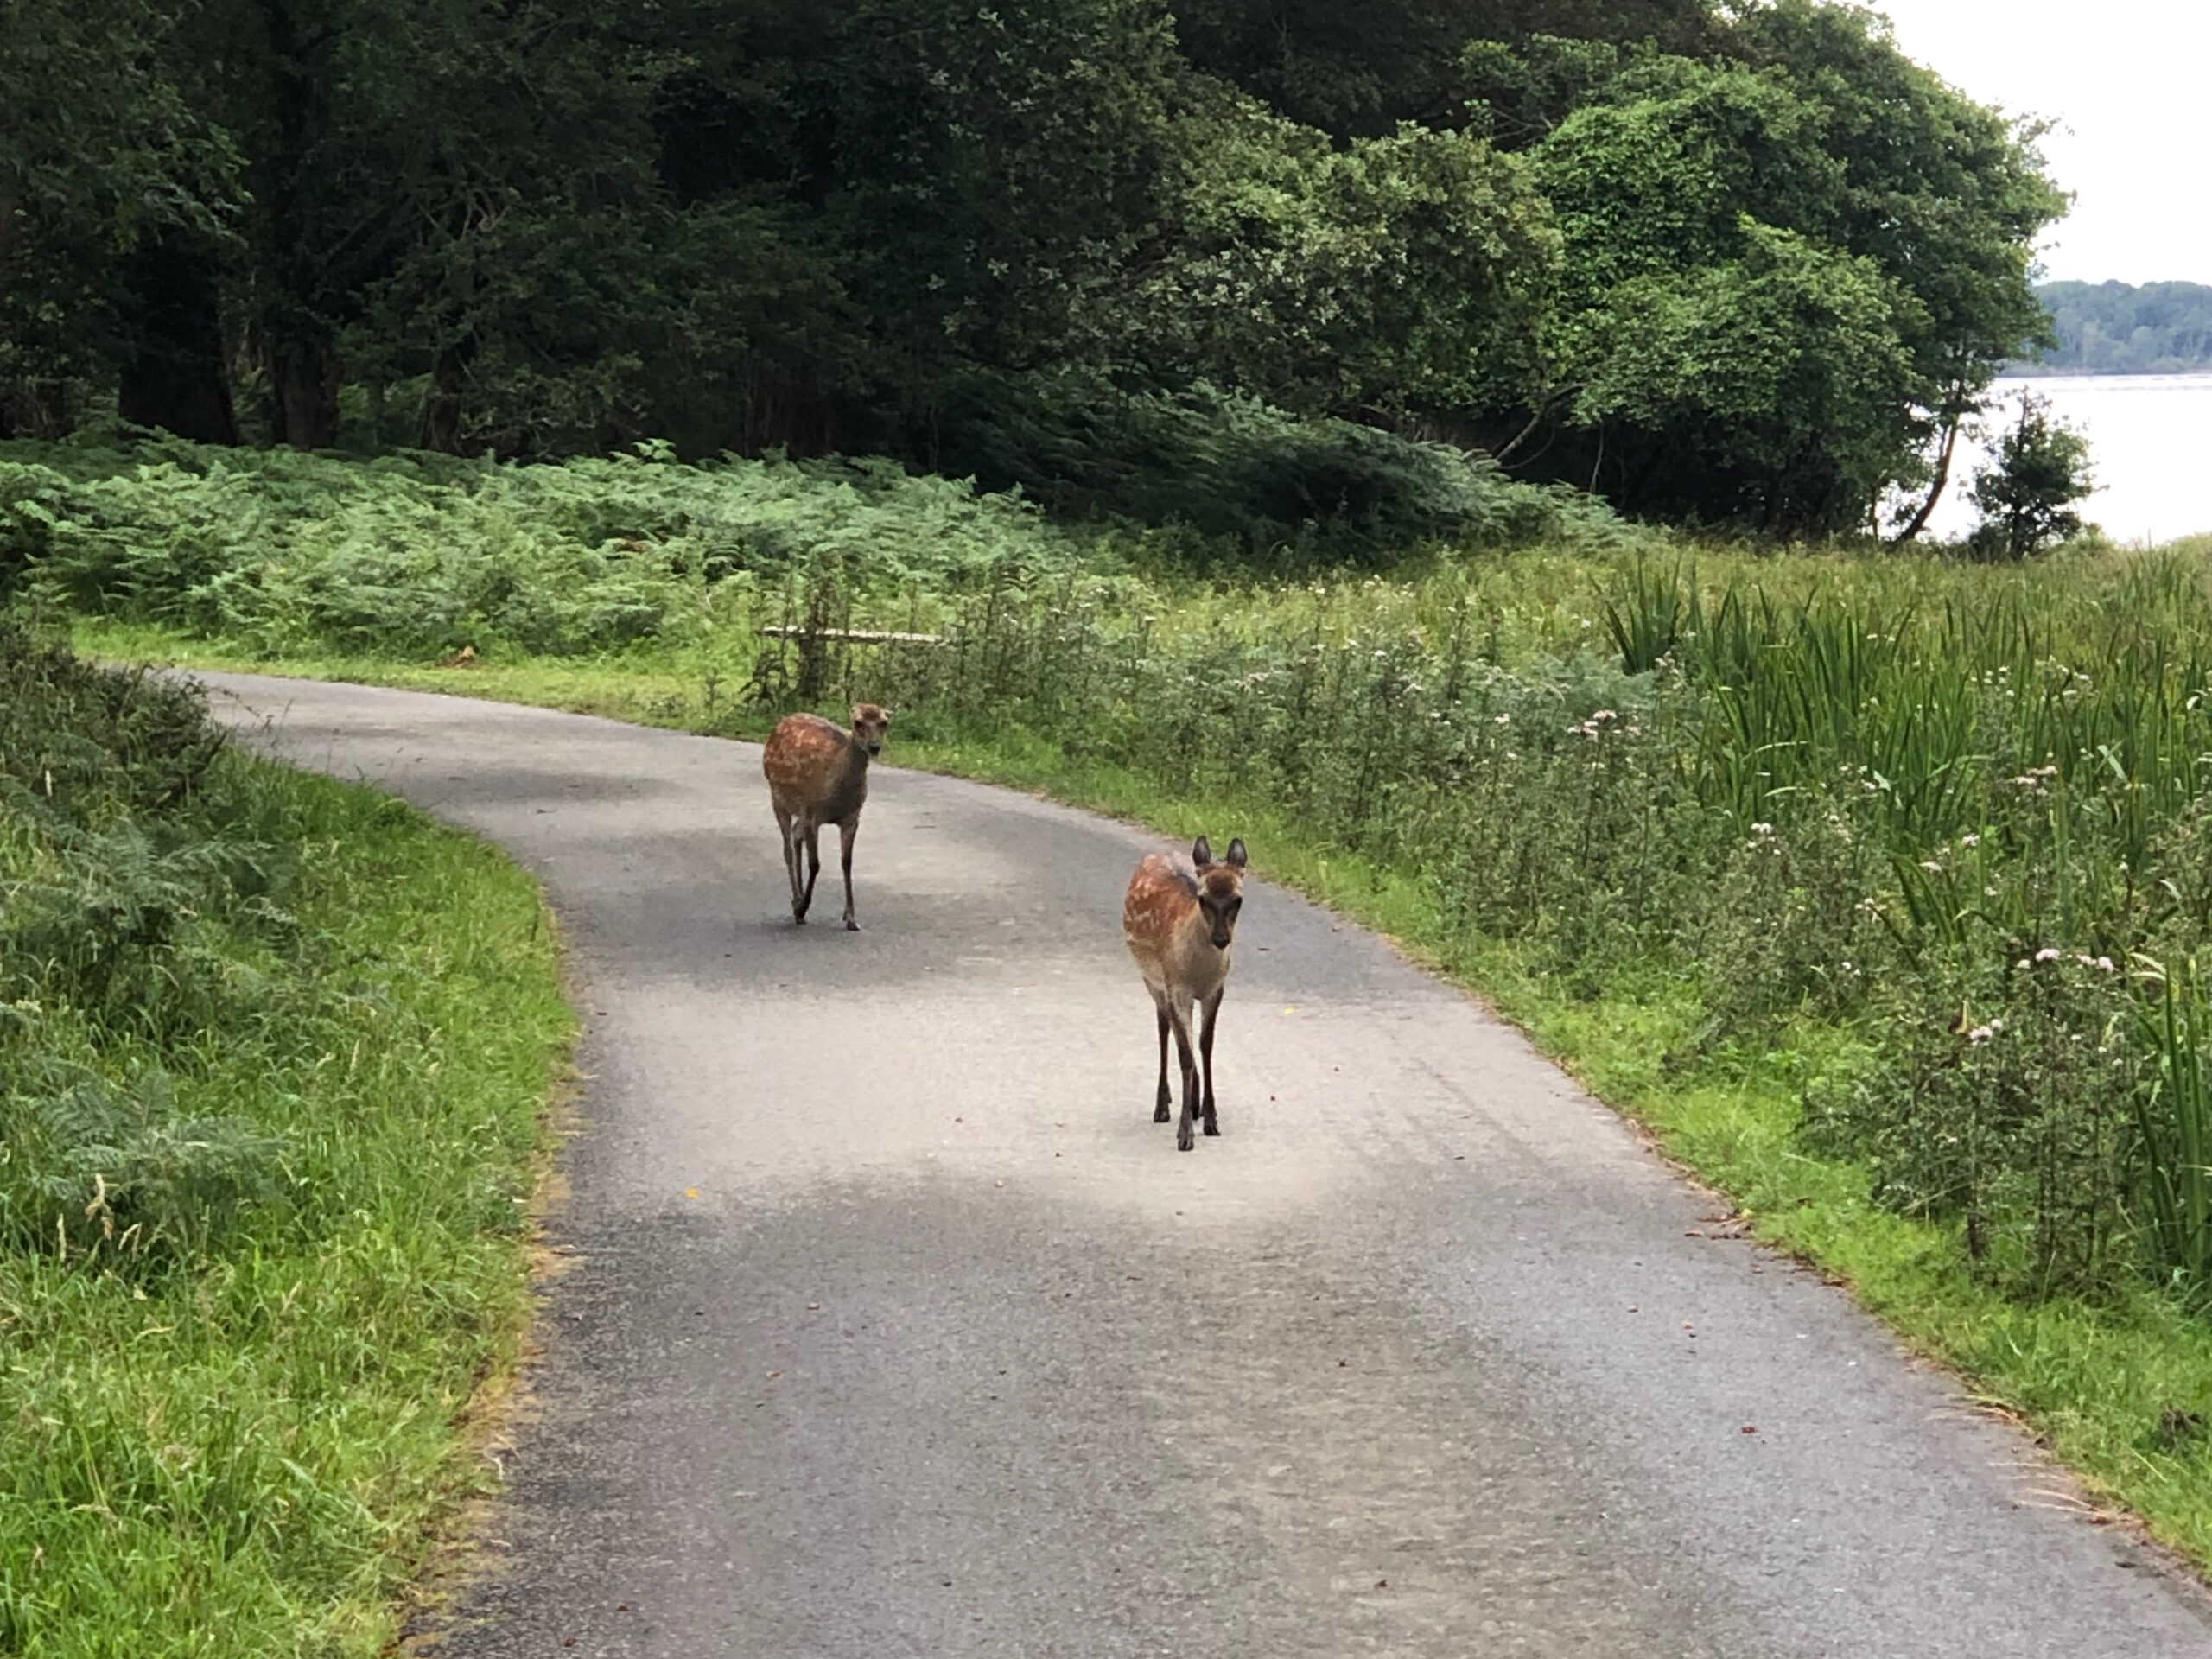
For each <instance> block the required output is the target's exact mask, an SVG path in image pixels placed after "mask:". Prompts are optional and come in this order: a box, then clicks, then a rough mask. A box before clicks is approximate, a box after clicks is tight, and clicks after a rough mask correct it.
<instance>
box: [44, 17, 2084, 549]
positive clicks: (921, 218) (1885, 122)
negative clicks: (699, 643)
mask: <svg viewBox="0 0 2212 1659" xmlns="http://www.w3.org/2000/svg"><path fill="white" fill-rule="evenodd" d="M8 18H9V20H8V24H7V28H6V29H5V30H4V31H0V435H5V434H6V433H8V432H10V431H12V432H13V433H15V434H16V435H34V436H54V435H60V434H62V433H65V432H67V431H69V430H71V429H79V428H81V427H83V426H84V425H86V423H97V422H100V421H105V420H111V419H113V418H116V417H117V416H119V417H120V418H121V419H122V420H123V421H124V422H126V423H133V424H136V425H139V426H145V427H161V428H166V429H169V430H171V431H174V432H175V433H178V434H180V435H187V436H191V437H196V438H199V439H201V440H204V441H209V442H221V443H229V442H253V443H263V442H273V443H279V444H289V445H294V446H297V447H301V448H330V447H343V448H354V449H375V448H388V447H392V446H400V445H406V446H416V447H421V448H429V449H434V450H447V451H456V452H468V453H482V452H486V451H490V452H493V453H496V454H501V455H505V456H512V457H518V458H535V457H545V456H557V455H564V454H582V453H592V452H605V451H608V450H612V449H614V448H620V447H622V446H625V445H627V444H631V443H634V442H639V441H640V440H645V439H658V440H666V441H668V442H672V443H673V444H674V445H675V446H676V448H677V450H678V452H679V453H683V454H711V453H714V452H716V451H719V450H723V449H732V450H736V451H739V452H741V453H748V454H757V453H760V452H763V451H765V450H768V449H772V448H782V449H784V450H785V451H786V452H788V453H791V454H822V453H828V452H842V453H867V452H874V453H884V454H893V455H896V456H898V457H899V458H901V459H904V460H906V461H909V462H910V463H912V464H915V465H918V466H922V467H935V468H938V469H944V470H950V471H954V472H957V473H974V474H976V475H977V476H978V477H979V478H980V479H981V480H982V481H984V482H985V483H987V484H993V485H1005V484H1008V483H1017V482H1018V483H1022V484H1024V485H1025V486H1028V487H1030V488H1031V489H1032V490H1033V491H1034V492H1037V493H1042V494H1044V495H1045V496H1046V498H1047V499H1053V498H1055V497H1056V496H1060V497H1065V499H1067V500H1069V501H1071V502H1072V503H1074V504H1075V505H1086V506H1099V505H1103V506H1105V507H1107V508H1109V509H1118V508H1120V507H1122V506H1124V505H1127V500H1128V498H1129V496H1130V495H1131V493H1132V491H1133V490H1135V489H1136V486H1139V485H1141V481H1142V480H1143V479H1144V478H1145V477H1146V475H1147V471H1148V468H1149V467H1150V466H1151V463H1152V461H1153V460H1154V458H1156V457H1157V455H1158V454H1160V452H1161V451H1162V450H1164V449H1168V448H1174V449H1179V450H1180V449H1184V448H1187V445H1186V444H1185V437H1186V435H1187V434H1188V432H1189V431H1190V429H1192V427H1193V426H1194V425H1195V426H1196V427H1198V429H1202V430H1203V429H1213V428H1219V429H1231V428H1238V429H1250V428H1251V427H1252V426H1253V424H1254V423H1259V424H1260V425H1261V426H1262V427H1268V423H1276V424H1277V425H1278V426H1279V427H1280V428H1281V430H1283V431H1285V432H1290V431H1293V430H1294V429H1296V423H1301V422H1303V423H1312V422H1315V421H1325V422H1336V423H1351V425H1352V426H1353V427H1356V428H1357V429H1361V430H1365V431H1372V432H1375V433H1378V434H1388V435H1392V437H1393V438H1395V439H1414V440H1420V441H1423V442H1435V441H1441V442H1447V443H1451V444H1454V445H1458V446H1461V447H1464V448H1480V449H1484V450H1487V451H1489V452H1491V453H1493V454H1496V455H1497V457H1498V458H1499V459H1500V461H1503V463H1504V464H1505V465H1506V466H1507V467H1509V468H1510V469H1512V470H1514V471H1516V472H1517V473H1518V474H1521V475H1522V476H1523V477H1526V478H1529V479H1531V480H1537V481H1543V480H1565V481H1569V482H1572V483H1574V484H1576V485H1579V486H1593V487H1595V488H1596V489H1598V490H1599V492H1601V493H1603V494H1605V496H1606V497H1608V498H1609V499H1611V501H1612V502H1613V503H1614V504H1615V505H1618V506H1619V507H1621V508H1623V509H1624V510H1626V511H1628V512H1632V513H1636V514H1639V515H1647V516H1653V517H1660V518H1672V519H1675V520H1681V521H1692V522H1705V523H1730V524H1743V525H1746V526H1749V527H1751V528H1753V529H1757V530H1762V531H1767V532H1770V533H1786V534H1796V533H1821V532H1825V531H1838V530H1845V531H1849V530H1855V529H1860V528H1864V527H1866V526H1867V525H1868V524H1869V523H1870V522H1871V520H1872V516H1873V514H1874V512H1875V511H1876V506H1877V504H1878V502H1879V501H1880V500H1882V499H1884V498H1885V495H1889V494H1890V493H1891V491H1892V490H1893V489H1894V488H1895V487H1896V486H1904V489H1905V490H1906V491H1907V492H1908V493H1910V492H1911V491H1914V490H1916V489H1920V488H1923V487H1924V486H1925V485H1926V484H1927V482H1928V481H1929V479H1930V477H1931V475H1932V474H1935V473H1936V472H1937V471H1938V470H1939V468H1940V467H1941V466H1942V464H1944V462H1945V461H1946V458H1947V457H1948V450H1949V444H1948V435H1949V434H1950V433H1951V432H1952V431H1953V430H1954V429H1955V425H1956V423H1957V421H1958V420H1959V418H1960V417H1961V416H1962V415H1964V414H1965V413H1967V412H1968V411H1970V410H1973V409H1974V407H1975V405H1976V404H1977V403H1978V401H1979V400H1980V396H1981V394H1982V392H1983V391H1984V389H1985V387H1986V385H1987V383H1988V381H1989V379H1990V378H1992V376H1993V374H1994V373H1995V372H1997V370H1998V369H1999V366H2000V365H2003V364H2004V363H2005V362H2006V361H2007V360H2009V359H2014V358H2017V357H2018V356H2020V355H2022V354H2023V353H2025V352H2028V351H2030V350H2031V349H2032V348H2033V347H2034V346H2036V345H2037V343H2039V342H2040V340H2041V339H2042V338H2043V336H2044V330H2045V329H2046V328H2047V326H2048V323H2047V318H2046V316H2045V314H2044V310H2043V308H2041V306H2040V305H2039V304H2038V303H2037V300H2036V297H2035V296H2034V293H2033V292H2032V290H2031V287H2030V283H2029V275H2030V266H2031V244H2032V241H2033V239H2034V238H2035V237H2036V235H2037V232H2039V231H2040V230H2041V229H2042V228H2043V227H2044V226H2046V225H2047V224H2049V223H2050V221H2051V220H2052V219H2054V218H2055V217H2056V215H2057V214H2058V213H2060V212H2061V211H2062V209H2063V197H2062V196H2061V194H2060V193H2059V192H2058V191H2057V190H2056V188H2054V186H2053V185H2052V184H2051V182H2050V180H2049V179H2048V178H2047V177H2046V176H2045V175H2044V172H2043V170H2042V166H2041V162H2040V160H2039V158H2038V156H2037V154H2036V151H2035V149H2034V147H2033V143H2034V137H2035V135H2034V132H2033V131H2032V130H2026V129H2022V128H2019V127H2017V126H2015V125H2013V124H2009V123H2008V122H2007V121H2006V120H2005V118H2003V117H2001V116H2000V115H1999V114H1998V113H1997V112H1995V111H1991V110H1987V109H1984V108H1981V107H1980V106H1977V105H1974V104H1973V103H1971V102H1969V101H1968V100H1967V99H1964V98H1963V97H1962V96H1961V95H1960V94H1959V93H1957V92H1954V91H1953V90H1951V89H1950V88H1948V86H1945V85H1944V84H1943V83H1942V81H1940V80H1939V79H1937V78H1936V76H1935V75H1934V74H1932V73H1930V72H1929V71H1927V70H1925V69H1923V68H1922V67H1918V66H1916V65H1915V64H1913V63H1912V62H1910V61H1909V60H1906V59H1905V58H1904V57H1903V56H1902V55H1901V54H1899V53H1898V51H1897V49H1896V48H1895V47H1894V46H1893V45H1892V44H1891V41H1890V38H1889V35H1888V34H1887V30H1886V25H1885V24H1884V23H1883V22H1881V21H1880V20H1879V19H1878V17H1876V16H1873V15H1872V14H1871V13H1869V12H1866V11H1864V10H1858V9H1856V8H1852V7H1847V6H1839V5H1827V4H1815V3H1809V0H1762V3H1748V4H1738V5H1729V6H1720V5H1718V4H1716V3H1713V0H1372V3H1369V4H1365V5H1362V6H1359V7H1356V8H1353V7H1345V6H1343V5H1341V4H1338V3H1334V0H1049V3H1048V0H1001V3H1000V4H998V5H996V6H995V7H984V6H980V5H975V4H969V3H951V0H853V3H847V4H842V5H836V6H823V5H820V4H817V3H805V0H664V3H657V4H646V5H639V6H629V7H612V6H606V5H600V4H593V3H588V0H509V3H502V4H499V5H479V4H473V3H466V0H99V3H97V4H87V3H85V0H10V7H9V14H8ZM1271 429H1272V428H1271ZM1327 430H1329V431H1331V432H1334V433H1336V434H1338V439H1339V440H1340V441H1339V442H1337V443H1336V445H1335V448H1334V449H1332V451H1331V453H1332V454H1334V455H1335V456H1336V461H1335V462H1332V464H1333V465H1336V467H1337V472H1338V474H1343V476H1344V479H1347V480H1351V481H1348V482H1344V481H1340V482H1339V483H1338V484H1332V482H1331V481H1330V477H1327V476H1325V477H1323V478H1321V479H1320V480H1319V482H1316V481H1315V480H1314V479H1313V478H1312V477H1310V476H1306V475H1303V474H1301V476H1300V479H1299V480H1296V481H1295V483H1296V487H1298V488H1300V489H1304V490H1306V492H1307V493H1314V492H1316V491H1319V492H1320V493H1326V492H1327V491H1328V490H1330V489H1331V488H1337V487H1341V488H1344V489H1352V488H1354V487H1356V484H1357V480H1356V478H1353V476H1352V475H1353V474H1357V472H1358V467H1357V466H1352V467H1350V470H1349V471H1348V472H1347V471H1346V467H1345V464H1344V462H1343V454H1342V452H1343V451H1344V449H1345V448H1346V445H1345V443H1344V442H1342V441H1341V440H1342V439H1343V437H1344V429H1343V428H1342V427H1341V426H1332V427H1329V428H1327ZM1363 442H1370V441H1368V440H1357V441H1354V442H1351V445H1350V448H1351V449H1352V450H1357V449H1358V448H1359V445H1360V443H1363ZM1372 442H1382V440H1381V439H1380V438H1377V439H1376V440H1373V441H1372ZM1371 447H1372V444H1371V443H1370V448H1371ZM1357 459H1358V458H1357V456H1355V460H1357ZM1361 464H1363V465H1370V464H1373V456H1372V455H1371V454H1370V455H1368V457H1367V459H1366V461H1363V462H1362V463H1361ZM1332 476H1334V474H1332ZM1138 493H1141V491H1139V492H1138ZM1891 499H1895V498H1894V496H1891ZM1903 516H1904V518H1905V520H1906V523H1907V526H1908V527H1909V526H1910V518H1911V515H1910V499H1909V497H1908V507H1907V510H1906V511H1905V512H1904V515H1903ZM1891 528H1892V529H1895V528H1897V526H1896V525H1891Z"/></svg>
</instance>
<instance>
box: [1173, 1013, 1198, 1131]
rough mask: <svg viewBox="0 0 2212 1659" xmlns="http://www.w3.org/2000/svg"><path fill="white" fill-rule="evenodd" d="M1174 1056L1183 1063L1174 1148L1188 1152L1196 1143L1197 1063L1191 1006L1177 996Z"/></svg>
mask: <svg viewBox="0 0 2212 1659" xmlns="http://www.w3.org/2000/svg"><path fill="white" fill-rule="evenodd" d="M1174 1017H1175V1057H1176V1058H1178V1059H1179V1060H1180V1061H1181V1062H1182V1063H1183V1115H1182V1116H1180V1117H1179V1118H1178V1119H1177V1120H1176V1121H1175V1150H1176V1151H1178V1152H1188V1151H1190V1150H1191V1148H1192V1147H1194V1146H1196V1145H1197V1144H1198V1140H1197V1137H1196V1136H1194V1135H1192V1132H1191V1129H1192V1120H1193V1119H1194V1118H1195V1117H1196V1116H1197V1115H1198V1061H1197V1060H1196V1059H1195V1058H1192V1054H1191V1008H1190V1004H1189V1003H1187V1002H1185V1001H1182V999H1180V998H1177V999H1176V1001H1175V1003H1174Z"/></svg>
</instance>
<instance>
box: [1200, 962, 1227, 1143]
mask: <svg viewBox="0 0 2212 1659" xmlns="http://www.w3.org/2000/svg"><path fill="white" fill-rule="evenodd" d="M1223 989H1224V990H1225V989H1227V987H1225V986H1224V988H1223ZM1221 997H1222V992H1221V991H1216V992H1215V993H1214V994H1213V995H1211V996H1210V997H1208V998H1207V999H1206V1001H1205V1011H1204V1016H1203V1018H1202V1020H1201V1022H1200V1024H1199V1027H1198V1058H1200V1059H1201V1060H1203V1061H1204V1062H1205V1080H1206V1087H1205V1100H1204V1103H1203V1106H1202V1111H1203V1115H1204V1117H1205V1132H1206V1133H1207V1134H1208V1135H1219V1134H1220V1133H1221V1120H1220V1119H1219V1118H1218V1117H1217V1116H1215V1115H1214V1109H1213V1022H1214V1020H1215V1018H1216V1017H1217V1015H1218V1014H1220V1013H1221Z"/></svg>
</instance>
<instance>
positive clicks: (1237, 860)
mask: <svg viewBox="0 0 2212 1659" xmlns="http://www.w3.org/2000/svg"><path fill="white" fill-rule="evenodd" d="M1229 868H1230V869H1232V870H1241V869H1243V868H1244V837H1243V836H1236V838H1235V839H1234V840H1232V841H1231V842H1230V843H1229Z"/></svg>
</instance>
